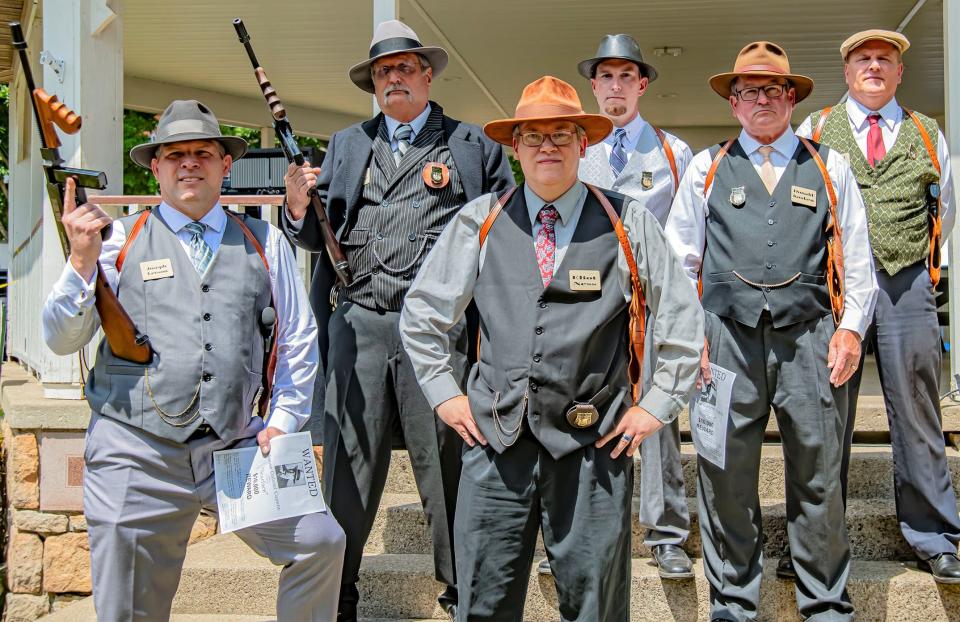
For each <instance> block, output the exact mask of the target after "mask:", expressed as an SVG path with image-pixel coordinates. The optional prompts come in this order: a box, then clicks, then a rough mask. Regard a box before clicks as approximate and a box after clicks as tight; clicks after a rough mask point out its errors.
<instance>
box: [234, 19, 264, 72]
mask: <svg viewBox="0 0 960 622" xmlns="http://www.w3.org/2000/svg"><path fill="white" fill-rule="evenodd" d="M233 27H234V29H236V31H237V36H238V37H239V38H240V43H242V44H243V47H244V49H245V50H246V51H247V56H249V57H250V62H251V63H253V68H254V69H257V68H258V67H260V61H258V60H257V55H256V53H254V51H253V46H252V45H250V35H249V34H248V33H247V27H246V26H244V25H243V20H242V19H240V18H239V17H238V18H236V19H235V20H233Z"/></svg>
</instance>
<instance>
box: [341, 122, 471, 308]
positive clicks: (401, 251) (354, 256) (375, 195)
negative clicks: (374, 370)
mask: <svg viewBox="0 0 960 622" xmlns="http://www.w3.org/2000/svg"><path fill="white" fill-rule="evenodd" d="M427 162H442V163H443V164H445V165H446V166H447V169H448V170H449V171H450V181H449V183H448V184H447V185H446V186H445V187H443V188H433V187H430V186H428V185H427V184H426V183H425V182H424V181H423V176H422V172H423V167H424V166H425V165H426V163H427ZM368 170H369V183H365V184H364V186H363V192H362V194H361V199H360V200H361V205H360V209H359V210H358V211H357V216H356V222H355V223H354V224H353V226H352V227H351V228H350V231H349V233H347V235H346V236H344V238H343V250H344V252H345V253H346V255H347V260H348V261H349V263H350V267H351V269H352V270H353V274H354V282H353V283H352V284H351V285H350V286H349V287H348V288H347V297H348V298H350V299H351V300H353V301H354V302H356V303H358V304H360V305H363V306H365V307H368V308H371V309H384V310H387V311H399V310H400V307H401V306H402V305H403V297H404V296H405V295H406V293H407V290H408V289H409V288H410V284H411V283H412V282H413V277H414V276H416V274H417V271H418V270H419V269H420V265H421V264H422V263H423V260H424V259H425V258H426V256H427V253H428V252H430V249H431V248H433V244H434V242H436V240H437V237H438V236H439V235H440V232H441V231H443V228H444V227H445V226H446V225H447V223H448V222H450V219H451V218H453V215H454V214H456V213H457V211H458V210H459V209H460V208H461V207H462V206H463V204H464V203H465V202H466V195H465V194H464V192H463V187H462V185H461V183H460V172H459V171H457V170H456V166H455V165H454V162H453V156H452V155H451V153H450V149H449V148H448V147H447V143H446V140H445V139H444V136H443V111H442V110H441V109H440V107H439V106H437V105H435V104H433V105H432V109H431V111H430V115H429V116H428V117H427V122H426V124H425V125H424V127H423V130H422V131H421V132H420V133H419V134H417V136H416V138H415V139H414V141H413V144H412V145H411V146H410V150H409V151H407V154H406V155H405V156H404V157H403V159H402V160H401V161H400V165H399V166H397V164H396V163H395V161H394V158H393V150H392V149H391V148H390V138H389V137H388V136H387V126H386V123H385V122H383V121H381V123H380V128H379V130H378V133H377V137H376V138H375V139H374V141H373V158H372V159H371V161H370V168H369V169H368Z"/></svg>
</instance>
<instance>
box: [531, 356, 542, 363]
mask: <svg viewBox="0 0 960 622" xmlns="http://www.w3.org/2000/svg"><path fill="white" fill-rule="evenodd" d="M540 360H541V358H540V355H539V354H534V355H533V362H534V363H539V362H540Z"/></svg>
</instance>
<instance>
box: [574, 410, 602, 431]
mask: <svg viewBox="0 0 960 622" xmlns="http://www.w3.org/2000/svg"><path fill="white" fill-rule="evenodd" d="M599 419H600V413H598V412H597V407H596V406H594V405H593V404H574V405H573V406H571V407H570V409H569V410H568V411H567V422H568V423H569V424H570V425H572V426H573V427H575V428H579V429H581V430H582V429H584V428H589V427H590V426H592V425H593V424H595V423H596V422H597V421H598V420H599Z"/></svg>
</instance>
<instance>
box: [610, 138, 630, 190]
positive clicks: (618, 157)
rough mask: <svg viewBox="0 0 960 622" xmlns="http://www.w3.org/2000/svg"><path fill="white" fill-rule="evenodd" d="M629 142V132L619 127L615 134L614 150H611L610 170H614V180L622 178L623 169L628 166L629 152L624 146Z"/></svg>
mask: <svg viewBox="0 0 960 622" xmlns="http://www.w3.org/2000/svg"><path fill="white" fill-rule="evenodd" d="M625 142H627V130H625V129H623V128H622V127H618V128H617V129H616V131H615V132H614V133H613V149H611V150H610V168H611V170H613V178H614V179H616V178H617V177H620V173H622V172H623V167H625V166H626V165H627V152H626V151H624V150H623V144H624V143H625Z"/></svg>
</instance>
